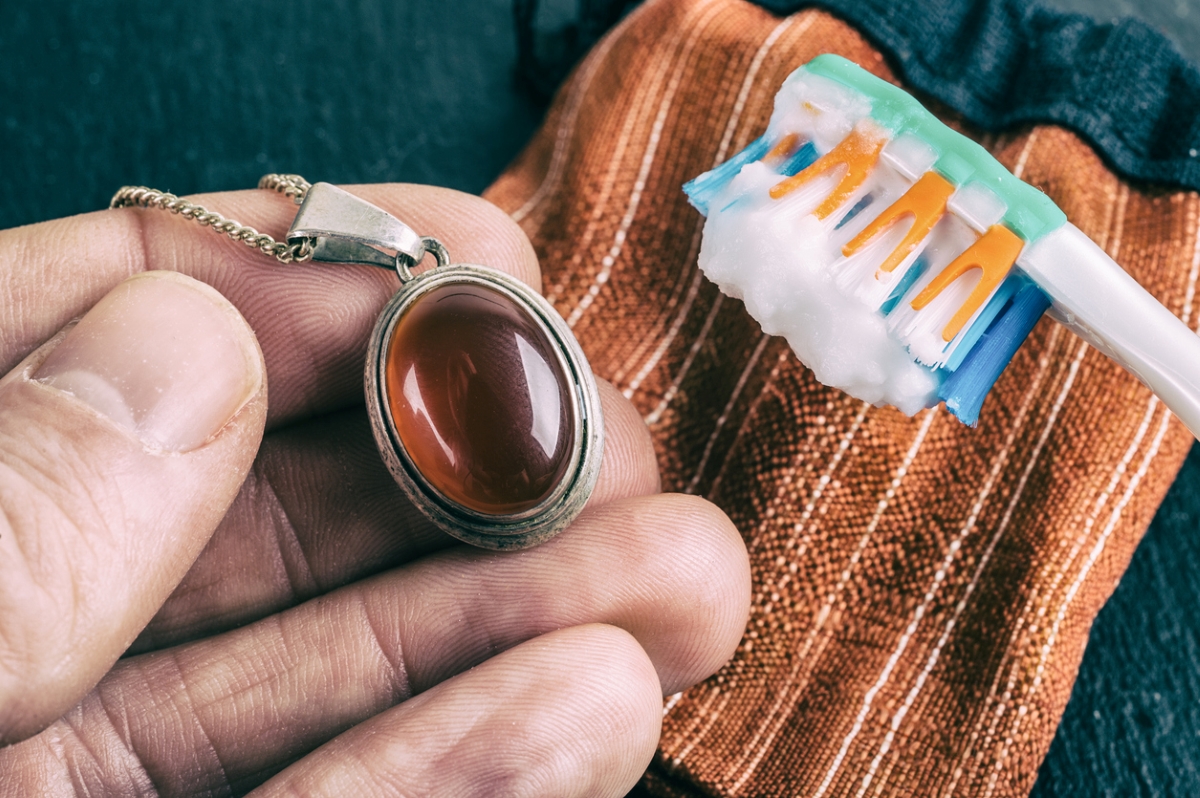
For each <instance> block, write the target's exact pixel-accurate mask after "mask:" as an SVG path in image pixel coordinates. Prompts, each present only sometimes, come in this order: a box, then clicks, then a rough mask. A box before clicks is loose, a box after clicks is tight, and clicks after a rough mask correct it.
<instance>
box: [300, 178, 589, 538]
mask: <svg viewBox="0 0 1200 798" xmlns="http://www.w3.org/2000/svg"><path fill="white" fill-rule="evenodd" d="M288 240H289V242H292V241H296V240H308V241H310V242H312V243H313V245H314V253H313V260H317V261H324V262H330V263H363V264H370V265H374V266H380V267H383V268H388V269H394V270H395V271H396V273H397V275H398V276H399V277H400V281H401V286H400V290H399V291H398V292H397V293H396V294H395V296H393V297H392V299H391V300H390V301H389V302H388V303H387V305H385V306H384V308H383V311H382V312H381V313H380V315H379V318H378V320H377V321H376V323H375V328H374V331H373V332H372V334H371V338H370V341H369V344H368V349H367V360H366V367H365V370H364V383H365V393H366V404H367V413H368V416H369V418H370V421H371V430H372V432H373V433H374V437H375V442H376V444H377V445H378V447H379V451H380V454H381V455H382V457H383V461H384V463H385V464H386V465H387V467H388V470H389V471H390V472H391V473H392V476H393V477H394V478H395V480H396V482H397V484H399V486H400V487H401V489H402V490H404V492H405V494H407V496H408V497H409V499H410V500H411V501H412V502H413V504H415V505H416V507H417V508H418V509H419V510H421V512H422V513H424V514H425V516H426V517H428V518H429V519H430V520H431V521H433V523H434V524H436V525H437V526H438V527H440V528H441V529H443V530H444V531H446V532H448V533H449V534H451V535H453V536H454V537H456V538H459V539H460V540H463V541H466V542H467V543H470V544H473V545H475V546H481V547H483V548H489V549H520V548H527V547H529V546H534V545H537V544H538V543H541V542H543V541H545V540H547V539H549V538H550V537H553V536H554V535H555V534H557V533H558V532H560V531H562V530H563V529H564V528H565V527H566V526H568V525H569V524H570V523H571V522H572V521H573V520H574V519H575V517H576V516H577V515H578V514H579V512H580V511H581V510H582V509H583V507H584V505H585V504H586V503H587V499H588V497H589V496H590V495H591V492H592V490H593V488H594V487H595V485H596V480H597V478H598V476H599V472H600V462H601V458H602V455H603V449H604V423H603V418H602V414H601V410H600V395H599V392H598V391H597V388H596V382H595V378H594V377H593V376H592V370H591V367H590V366H589V365H588V361H587V358H586V356H585V355H584V353H583V350H582V349H581V348H580V346H579V343H578V342H577V341H576V340H575V337H574V335H573V334H572V333H571V330H570V328H569V327H568V326H567V324H566V322H565V321H564V320H563V319H562V317H561V316H559V315H558V313H557V312H556V311H555V310H554V308H553V307H551V306H550V304H549V303H548V302H547V301H546V300H545V299H544V298H542V296H541V295H540V294H538V293H537V292H536V291H534V290H532V289H531V288H529V286H527V285H525V284H524V283H522V282H520V281H519V280H517V279H515V278H513V277H510V276H509V275H507V274H505V273H504V272H501V271H498V270H496V269H493V268H490V267H487V266H479V265H474V264H452V263H451V262H450V256H449V253H448V252H447V251H446V248H445V247H444V246H443V245H442V244H441V243H440V242H438V241H437V240H436V239H431V238H422V237H421V236H419V235H417V234H416V233H415V232H414V231H413V230H412V229H411V228H409V227H408V225H406V224H404V223H403V222H401V221H400V220H398V219H396V218H395V217H393V216H391V215H390V214H388V213H387V212H385V211H383V210H382V209H380V208H377V207H375V206H374V205H371V204H370V203H368V202H365V201H364V200H361V199H358V198H357V197H354V196H353V195H351V194H349V193H347V192H345V191H343V190H341V189H339V188H336V187H335V186H332V185H330V184H328V183H316V184H314V185H313V186H312V187H311V189H309V191H308V194H307V196H306V197H305V200H304V203H303V204H302V205H301V207H300V211H299V212H298V213H297V214H296V219H295V221H294V222H293V223H292V227H291V230H289V232H288ZM391 253H395V254H391ZM427 253H430V254H433V255H434V258H435V260H436V262H437V263H436V266H435V267H434V268H432V269H429V270H426V271H424V272H421V273H420V274H417V275H414V274H413V273H412V268H413V267H415V266H416V265H417V264H418V263H420V262H421V260H422V259H423V258H424V256H425V255H426V254H427ZM472 303H473V304H472ZM439 305H440V306H442V307H443V308H453V312H451V311H449V310H445V309H442V310H439V309H438V306H439ZM492 306H495V307H497V308H501V309H503V312H504V313H506V314H507V316H505V317H504V318H508V319H511V318H514V313H515V314H517V315H519V316H521V317H522V318H521V319H518V320H517V321H516V322H515V323H508V322H506V323H508V327H505V326H504V324H501V325H500V326H499V327H496V325H494V324H493V325H491V326H488V325H487V324H483V325H482V326H480V324H479V323H478V322H477V321H476V320H475V319H473V318H472V317H471V313H472V310H471V309H472V308H483V309H484V315H485V316H487V315H488V314H490V313H492V311H491V308H492ZM431 308H432V310H431ZM431 314H432V315H431ZM455 314H457V315H455ZM428 319H434V321H428ZM502 321H503V319H502ZM431 324H434V325H436V324H440V325H441V326H440V327H439V326H433V327H431V326H429V325H431ZM420 325H425V326H424V327H420ZM509 327H512V328H513V329H516V330H517V332H516V333H515V334H513V333H511V332H510V330H509ZM417 328H419V329H424V330H433V331H434V334H433V336H432V338H430V334H429V333H428V332H426V338H425V339H416V340H424V342H425V343H427V344H430V346H429V347H428V350H427V351H422V352H411V351H405V350H403V347H405V346H410V345H411V342H412V340H414V339H413V338H412V335H415V333H414V334H411V335H410V334H409V333H408V330H410V329H417ZM475 330H482V333H481V334H482V335H483V336H484V337H486V339H487V340H484V341H473V340H472V336H473V335H475V333H474V331H475ZM497 330H499V331H497ZM406 336H407V337H406ZM447 338H454V339H456V340H457V339H459V338H461V339H462V340H463V341H465V342H466V343H465V347H466V354H462V353H460V352H459V351H458V350H454V354H453V356H447V357H443V355H442V352H443V350H442V349H440V348H439V347H440V346H442V344H443V343H444V342H445V341H446V339H447ZM396 347H401V349H396ZM535 350H536V351H535ZM447 351H449V350H447ZM531 352H533V353H534V354H530V353H531ZM492 353H495V354H496V358H495V361H496V362H492V363H488V362H482V361H483V360H485V359H487V358H488V356H489V355H491V354H492ZM472 358H474V359H472ZM401 363H402V364H406V365H405V366H404V368H407V369H408V371H407V372H406V373H404V374H401V373H400V372H399V371H398V369H399V368H400V366H398V365H397V364H401ZM413 363H415V364H418V365H407V364H413ZM389 364H391V372H390V374H389ZM547 375H553V376H554V383H555V385H553V386H552V385H550V384H549V382H548V381H549V380H550V377H549V376H547ZM489 379H490V382H489V381H488V380H489ZM497 381H499V382H500V383H504V384H512V385H516V386H517V390H516V393H515V394H514V395H515V396H517V401H516V402H515V405H519V406H514V407H503V406H497V405H498V403H497V401H496V399H497V396H498V395H497V394H496V393H495V390H494V387H495V384H496V383H497ZM422 391H424V393H426V394H429V393H431V394H432V395H433V396H434V397H435V399H436V402H427V400H426V399H423V398H422V396H423V394H422ZM522 392H524V393H522ZM510 393H511V392H510ZM501 394H503V391H501ZM526 394H528V395H529V398H530V399H531V401H529V402H525V401H523V397H524V396H525V395H526ZM539 400H540V401H539ZM426 404H429V405H430V407H426V406H425V405H426ZM500 404H503V401H500ZM547 406H549V408H550V409H549V410H546V409H545V408H546V407H547ZM539 408H541V409H540V410H539ZM468 411H469V412H468ZM435 416H436V417H438V418H440V419H442V421H441V422H440V423H441V424H442V426H443V428H442V429H441V431H440V432H439V430H438V422H437V421H436V419H435ZM531 419H532V420H531ZM493 420H496V421H498V422H499V423H500V426H501V428H497V426H496V424H494V423H493ZM424 422H428V427H429V429H428V430H426V429H425V428H424V427H422V424H423V423H424ZM514 424H515V425H516V426H523V427H525V428H526V429H523V430H508V429H505V428H503V427H504V426H505V425H508V426H513V425H514ZM531 425H532V426H531ZM447 427H448V428H449V433H447V430H446V428H447ZM414 430H415V431H414ZM510 433H511V434H510ZM514 435H515V436H516V437H515V439H518V440H533V439H536V441H537V442H538V443H537V445H536V446H532V447H531V449H532V451H534V453H535V454H536V455H537V458H535V459H538V463H537V464H535V466H537V467H530V468H525V467H524V466H523V465H522V463H523V462H524V461H522V460H521V459H520V457H519V456H517V455H516V454H513V453H512V452H511V451H510V450H512V449H513V448H514V447H509V446H507V445H505V442H506V441H507V440H509V439H510V438H512V437H513V436H514ZM406 438H407V441H406ZM422 441H426V442H429V441H434V442H435V443H434V444H432V445H427V444H426V443H422ZM477 444H478V445H477ZM538 447H542V448H543V449H544V450H545V454H546V456H547V457H550V455H551V453H552V452H553V458H552V462H553V463H556V464H557V465H555V466H554V467H553V468H551V469H550V470H549V471H547V470H546V467H545V462H543V460H542V459H540V458H542V454H543V452H542V451H541V449H539V448H538ZM519 448H520V447H516V449H519ZM479 451H483V452H484V453H485V454H486V456H484V457H480V456H479V455H478V452H479ZM514 458H515V459H514ZM422 464H424V468H423V467H422ZM431 464H432V465H431ZM493 465H494V466H495V467H492V466H493ZM539 468H540V470H539ZM531 472H532V473H534V474H535V476H536V478H537V479H538V480H540V481H538V482H537V483H536V484H535V485H532V486H531V485H530V484H529V480H530V479H531V478H533V477H530V473H531ZM514 486H515V487H514ZM514 490H515V491H516V492H517V493H520V494H521V496H522V501H516V500H512V501H510V500H508V499H509V498H511V497H510V496H509V495H508V494H511V493H512V492H513V491H514ZM506 491H507V493H506ZM493 494H496V495H500V494H503V496H504V498H493ZM481 497H482V498H481Z"/></svg>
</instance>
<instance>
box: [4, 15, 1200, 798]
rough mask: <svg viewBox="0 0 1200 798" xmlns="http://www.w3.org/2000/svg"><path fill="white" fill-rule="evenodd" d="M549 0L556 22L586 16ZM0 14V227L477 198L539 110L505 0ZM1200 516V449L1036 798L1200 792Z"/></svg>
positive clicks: (1184, 45) (1104, 626)
mask: <svg viewBox="0 0 1200 798" xmlns="http://www.w3.org/2000/svg"><path fill="white" fill-rule="evenodd" d="M576 1H577V2H584V0H576ZM916 1H919V0H916ZM1051 4H1052V5H1054V6H1056V7H1058V8H1061V9H1064V10H1070V11H1075V12H1078V13H1085V14H1090V15H1091V16H1093V17H1096V18H1098V19H1102V20H1108V19H1111V18H1113V17H1115V16H1119V15H1122V14H1132V15H1135V16H1138V17H1140V18H1141V19H1143V20H1144V21H1146V22H1148V23H1150V24H1151V25H1154V26H1155V27H1158V28H1159V29H1161V30H1163V31H1164V32H1165V33H1166V34H1167V35H1168V36H1169V37H1170V38H1171V39H1172V40H1173V41H1175V43H1176V44H1177V45H1178V46H1179V47H1180V48H1181V49H1182V50H1183V52H1184V53H1185V54H1187V55H1188V56H1189V57H1190V58H1192V59H1193V60H1194V61H1195V60H1200V2H1195V1H1194V0H1140V2H1134V1H1133V0H1052V3H1051ZM546 5H549V6H551V7H550V8H549V9H547V10H544V11H543V14H542V17H541V22H542V24H543V25H544V26H546V27H548V28H554V27H556V26H557V25H558V24H561V23H563V22H565V21H567V20H568V19H569V18H570V15H571V12H572V10H573V8H574V2H572V0H555V2H553V3H548V4H546ZM0 11H3V12H4V13H3V14H2V15H0V18H2V19H3V24H2V25H0V53H3V54H4V62H5V63H4V66H3V67H2V68H0V228H3V227H11V226H15V225H20V224H27V223H30V222H35V221H39V220H42V219H49V218H53V217H56V216H63V215H67V214H72V213H79V212H82V211H88V210H94V209H97V208H100V207H103V206H104V205H106V204H107V201H108V198H109V197H110V196H111V195H112V192H113V191H114V190H115V189H116V188H117V187H118V186H120V185H123V184H127V183H138V184H147V185H152V186H155V187H157V188H162V189H167V190H171V191H175V192H177V193H190V192H197V191H214V190H223V189H235V188H244V187H249V186H252V185H254V183H255V182H256V181H257V179H258V177H259V175H261V174H262V173H264V172H270V171H291V172H299V173H301V174H304V175H306V176H308V177H310V178H313V179H321V180H329V181H332V182H343V183H348V182H377V181H391V180H403V181H415V182H426V183H437V184H440V185H447V186H452V187H454V188H459V189H463V190H466V191H472V192H478V191H480V190H482V189H483V188H484V187H485V186H486V185H487V184H488V183H489V182H491V180H492V179H493V178H494V177H495V176H496V175H497V174H498V173H499V172H500V171H501V170H502V169H503V168H504V166H505V164H506V163H507V162H508V160H509V159H510V158H511V157H512V156H513V155H514V154H515V153H516V152H517V151H518V150H519V148H520V147H521V145H522V144H523V143H524V142H525V141H526V140H527V139H528V137H529V136H530V135H531V134H532V132H533V130H534V128H535V127H536V125H537V123H538V120H539V117H540V114H541V112H542V106H541V103H540V102H539V101H537V100H536V99H534V98H533V97H532V96H531V95H529V94H528V93H526V92H523V91H521V90H519V88H518V86H517V84H516V83H515V81H514V78H513V73H512V70H513V64H514V61H515V56H516V49H515V39H514V35H513V27H512V22H511V11H510V3H509V0H462V1H461V2H439V0H407V1H406V0H393V2H383V1H381V0H362V1H361V2H354V3H351V2H346V1H345V0H338V1H331V0H292V2H289V3H286V4H284V3H274V2H266V1H265V0H241V2H238V3H223V4H187V5H184V4H162V3H159V2H154V3H151V2H147V1H146V0H121V1H119V2H103V3H102V2H98V0H93V1H92V2H75V3H56V2H44V3H40V4H37V3H26V4H24V5H23V7H14V6H13V5H12V0H0ZM1181 112H1182V113H1186V114H1191V115H1196V114H1197V113H1200V109H1195V108H1191V109H1181ZM0 268H19V265H18V264H0ZM80 268H81V269H85V268H87V264H86V263H81V264H80ZM1198 522H1200V449H1193V452H1192V455H1191V457H1189V459H1188V462H1187V465H1186V466H1185V468H1184V471H1183V473H1182V474H1181V475H1180V477H1179V479H1178V480H1177V482H1176V483H1175V486H1174V487H1173V488H1172V490H1171V493H1170V494H1169V496H1168V497H1167V501H1166V503H1165V504H1164V505H1163V508H1162V510H1161V511H1160V512H1159V514H1158V516H1157V517H1156V518H1155V520H1154V523H1153V525H1152V527H1151V529H1150V532H1149V533H1148V534H1147V536H1146V539H1145V541H1144V542H1143V543H1142V545H1141V547H1140V548H1139V549H1138V551H1137V554H1136V555H1135V557H1134V561H1133V564H1132V566H1131V567H1130V570H1129V573H1128V574H1127V575H1126V577H1125V579H1124V580H1123V581H1122V583H1121V585H1120V586H1119V587H1118V588H1117V591H1116V593H1115V595H1114V596H1113V598H1112V600H1111V601H1110V602H1109V604H1108V605H1107V606H1106V607H1105V609H1104V611H1103V612H1102V613H1101V614H1100V617H1099V618H1098V620H1097V622H1096V625H1095V627H1094V628H1093V630H1092V636H1091V641H1090V643H1089V646H1088V650H1087V654H1086V656H1085V659H1084V665H1083V670H1082V672H1081V674H1080V677H1079V681H1078V683H1077V684H1076V687H1075V692H1074V694H1073V696H1072V699H1071V703H1070V705H1069V706H1068V707H1067V713H1066V716H1065V718H1064V720H1063V725H1062V727H1061V729H1060V730H1059V733H1058V736H1057V737H1056V739H1055V741H1054V744H1053V746H1052V748H1051V750H1050V755H1049V757H1048V758H1047V760H1046V763H1045V765H1044V766H1043V767H1042V772H1041V776H1040V778H1039V780H1038V784H1037V787H1036V788H1035V790H1034V795H1035V796H1037V798H1047V797H1048V796H1056V795H1088V796H1090V795H1104V796H1192V795H1200V541H1198V540H1197V525H1198Z"/></svg>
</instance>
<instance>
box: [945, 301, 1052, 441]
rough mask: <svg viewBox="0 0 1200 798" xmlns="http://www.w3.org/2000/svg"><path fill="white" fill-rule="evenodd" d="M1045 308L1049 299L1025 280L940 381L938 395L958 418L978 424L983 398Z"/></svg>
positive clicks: (967, 422)
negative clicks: (960, 363) (996, 316)
mask: <svg viewBox="0 0 1200 798" xmlns="http://www.w3.org/2000/svg"><path fill="white" fill-rule="evenodd" d="M1048 307H1050V299H1049V298H1048V297H1047V296H1046V295H1045V294H1044V293H1042V290H1041V289H1040V288H1038V287H1037V286H1036V285H1034V284H1033V283H1030V282H1027V281H1025V285H1024V287H1022V288H1021V289H1020V291H1018V292H1017V295H1016V296H1015V297H1013V299H1012V302H1011V303H1009V305H1008V307H1007V308H1006V309H1005V310H1004V312H1003V313H1002V314H1001V315H1000V317H999V318H998V319H996V321H995V322H994V323H993V324H992V325H991V327H989V328H988V330H987V331H986V332H985V333H984V334H983V337H982V339H981V340H980V341H979V343H978V344H976V345H975V346H973V347H972V348H971V351H970V352H969V353H968V355H967V357H966V359H964V360H963V362H962V365H960V366H959V367H958V370H957V371H955V372H954V373H953V374H951V375H950V376H949V377H947V378H946V380H945V382H943V383H942V386H941V388H939V389H938V398H939V399H941V400H942V401H943V402H945V403H946V408H947V409H948V410H949V411H950V412H951V413H953V414H954V415H955V416H956V417H957V418H958V420H959V421H961V422H963V423H964V424H969V425H970V426H972V427H973V426H975V425H976V424H978V423H979V410H980V408H982V407H983V399H984V397H985V396H987V393H988V391H990V390H991V389H992V385H993V384H994V383H995V382H996V380H997V379H998V378H999V377H1000V374H1001V372H1003V371H1004V367H1005V366H1007V365H1008V361H1010V360H1012V356H1013V355H1014V354H1016V351H1017V349H1018V348H1019V347H1020V346H1021V342H1022V341H1024V340H1025V338H1026V336H1028V335H1029V332H1030V331H1031V330H1032V329H1033V326H1034V325H1035V324H1037V321H1038V319H1040V318H1041V317H1042V314H1043V313H1045V312H1046V308H1048Z"/></svg>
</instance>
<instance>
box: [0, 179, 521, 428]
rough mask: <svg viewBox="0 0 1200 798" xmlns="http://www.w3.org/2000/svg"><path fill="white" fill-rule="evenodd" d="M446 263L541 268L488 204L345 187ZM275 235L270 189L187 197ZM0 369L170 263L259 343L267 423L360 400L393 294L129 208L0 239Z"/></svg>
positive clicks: (280, 209) (428, 191) (363, 277)
mask: <svg viewBox="0 0 1200 798" xmlns="http://www.w3.org/2000/svg"><path fill="white" fill-rule="evenodd" d="M347 190H348V191H350V192H351V193H353V194H355V195H357V196H360V197H362V198H363V199H366V200H367V201H368V202H371V203H373V204H375V205H378V206H379V207H381V208H383V209H384V210H386V211H388V212H389V213H391V214H393V215H394V216H396V217H397V218H399V219H401V220H403V221H404V222H405V223H407V224H408V225H409V226H410V227H412V228H413V229H414V230H416V231H417V233H419V234H420V235H423V236H433V237H436V238H438V239H439V240H440V241H441V242H442V243H444V244H445V245H446V247H447V248H448V249H449V250H450V253H451V255H452V257H453V259H454V260H455V261H456V262H462V263H477V264H483V265H487V266H491V267H493V268H496V269H499V270H500V271H504V272H507V273H509V274H511V275H513V276H515V277H517V278H519V279H521V280H524V281H525V282H527V283H529V284H530V285H532V286H534V287H535V288H540V285H541V274H540V271H539V270H538V265H537V257H536V255H535V254H534V252H533V247H532V246H531V245H530V243H529V240H528V239H527V238H526V237H525V234H524V233H523V232H522V231H521V228H520V227H518V226H517V224H516V223H515V222H513V221H512V220H511V219H509V218H508V216H507V215H505V214H504V212H503V211H501V210H500V209H499V208H497V207H495V206H494V205H492V204H491V203H489V202H488V201H487V200H484V199H481V198H479V197H476V196H473V195H470V194H464V193H462V192H458V191H453V190H450V189H444V188H437V187H433V186H419V185H409V184H390V185H371V186H350V187H347ZM191 199H192V200H193V201H195V202H197V203H199V204H200V205H203V206H204V207H205V208H207V209H209V210H211V211H216V212H218V213H220V214H222V215H223V216H225V217H226V218H229V219H236V220H237V221H239V222H241V223H242V224H245V225H249V226H251V227H254V228H255V229H257V230H259V231H260V232H264V233H267V234H268V235H271V236H273V237H275V238H276V239H282V238H283V236H284V235H285V234H286V232H287V229H288V226H289V225H290V224H291V221H292V219H293V217H294V216H295V214H296V206H295V205H294V204H293V203H292V202H291V201H290V200H289V199H287V198H286V197H283V196H281V195H279V194H276V193H274V192H271V191H257V190H256V191H237V192H228V193H222V194H207V195H200V196H197V197H193V198H191ZM0 263H4V264H6V265H7V268H4V269H0V297H4V298H5V299H6V301H5V302H4V303H3V305H4V311H3V316H0V373H3V372H5V371H7V370H8V369H10V368H12V366H13V365H15V364H16V363H17V362H19V361H20V360H21V359H22V358H23V357H25V356H26V355H27V354H28V353H29V352H31V351H33V349H34V348H36V347H37V346H39V345H40V344H41V343H43V342H44V341H46V340H48V339H49V338H50V337H51V336H53V335H54V334H55V333H56V332H58V330H59V329H61V328H62V327H63V325H65V324H66V323H67V322H68V321H70V320H71V319H72V318H75V317H78V316H80V315H82V314H83V312H84V311H86V310H87V309H88V308H90V307H91V306H92V305H94V304H95V303H96V302H97V301H98V300H99V299H100V297H102V296H103V295H104V294H106V293H107V292H108V291H109V290H110V289H111V288H112V287H113V286H114V285H116V284H117V283H118V282H120V281H121V280H123V279H124V278H126V277H128V276H129V275H131V274H135V273H137V272H140V271H146V270H150V269H168V270H172V271H178V272H181V273H183V274H187V275H189V276H191V277H195V278H196V279H199V280H201V281H203V282H206V283H208V284H209V285H211V286H213V287H214V288H216V289H217V290H218V291H220V292H221V293H222V294H223V295H224V296H225V297H226V298H228V299H229V300H230V302H232V303H233V304H234V306H236V307H237V309H238V310H239V311H240V312H241V313H242V315H243V316H244V317H245V318H246V320H247V321H248V322H249V323H250V325H251V327H252V328H253V329H254V331H255V333H256V335H257V336H258V340H259V344H260V346H261V347H262V350H263V355H264V357H265V358H266V364H267V379H268V384H269V385H270V409H269V415H268V425H278V424H280V423H286V422H287V421H290V420H293V419H295V418H299V417H304V416H309V415H314V414H317V413H320V412H323V411H326V410H329V409H333V408H337V407H342V406H345V405H348V404H351V403H356V402H357V401H359V399H360V398H361V396H362V368H363V365H362V364H363V359H364V357H365V356H366V348H367V338H368V336H369V334H370V331H371V329H372V326H373V325H374V323H375V317H376V315H378V313H379V310H380V309H381V308H382V307H383V305H384V304H385V303H386V302H387V300H388V298H389V297H391V295H392V294H393V293H395V291H396V289H397V287H398V280H397V278H396V276H395V274H393V273H391V272H388V271H385V270H383V269H379V268H376V267H372V266H351V265H338V264H322V263H299V264H297V263H293V264H288V265H284V264H280V263H278V262H276V261H275V260H273V259H272V258H270V257H269V256H266V255H264V254H262V253H261V252H259V251H257V250H252V249H250V248H249V247H247V246H245V245H244V244H241V243H238V242H234V241H231V240H230V239H228V238H227V237H225V236H224V235H220V234H217V233H215V232H214V231H213V230H211V229H204V228H202V227H201V226H200V225H198V224H196V223H195V222H194V221H191V220H188V219H184V218H182V217H175V216H173V215H171V214H169V213H166V212H164V211H160V210H144V209H133V208H126V209H121V210H108V211H99V212H96V213H90V214H84V215H81V216H74V217H71V218H67V219H58V220H55V221H51V222H43V223H40V224H34V225H29V226H27V227H19V228H16V229H13V230H6V231H0Z"/></svg>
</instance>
